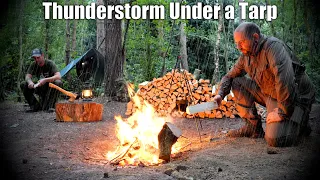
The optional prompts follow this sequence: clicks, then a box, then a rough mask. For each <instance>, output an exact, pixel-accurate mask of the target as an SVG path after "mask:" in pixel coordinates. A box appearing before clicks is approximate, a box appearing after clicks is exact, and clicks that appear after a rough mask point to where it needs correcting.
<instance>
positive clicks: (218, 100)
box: [213, 94, 222, 106]
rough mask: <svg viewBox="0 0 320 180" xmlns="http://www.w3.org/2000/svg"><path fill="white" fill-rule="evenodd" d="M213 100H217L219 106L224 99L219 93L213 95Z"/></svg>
mask: <svg viewBox="0 0 320 180" xmlns="http://www.w3.org/2000/svg"><path fill="white" fill-rule="evenodd" d="M213 101H215V102H217V104H218V106H220V105H221V101H222V97H221V96H220V95H219V94H217V95H215V96H214V97H213Z"/></svg>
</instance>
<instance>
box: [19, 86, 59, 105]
mask: <svg viewBox="0 0 320 180" xmlns="http://www.w3.org/2000/svg"><path fill="white" fill-rule="evenodd" d="M53 84H55V85H57V86H59V87H62V81H61V80H55V81H54V82H53ZM20 88H21V90H22V92H23V95H24V98H25V99H26V100H27V102H28V104H29V106H30V108H31V109H32V110H33V111H38V110H48V109H49V108H54V107H55V103H56V101H57V99H58V95H59V91H58V90H56V89H53V88H50V87H49V83H46V84H44V85H42V86H40V87H37V88H35V89H29V88H28V83H27V82H23V83H21V84H20Z"/></svg>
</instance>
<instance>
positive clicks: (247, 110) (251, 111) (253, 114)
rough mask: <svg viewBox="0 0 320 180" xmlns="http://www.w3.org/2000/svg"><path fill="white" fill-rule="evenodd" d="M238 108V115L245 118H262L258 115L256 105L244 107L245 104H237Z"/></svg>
mask: <svg viewBox="0 0 320 180" xmlns="http://www.w3.org/2000/svg"><path fill="white" fill-rule="evenodd" d="M236 109H237V111H238V115H239V116H240V117H241V118H244V119H261V117H260V116H259V115H258V112H257V109H256V108H255V107H244V106H243V105H240V104H237V105H236Z"/></svg>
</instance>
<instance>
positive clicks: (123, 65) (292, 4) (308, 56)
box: [0, 0, 320, 102]
mask: <svg viewBox="0 0 320 180" xmlns="http://www.w3.org/2000/svg"><path fill="white" fill-rule="evenodd" d="M239 1H242V2H243V0H239ZM239 1H237V0H202V1H201V0H198V1H193V0H188V1H183V2H182V3H183V4H186V5H195V4H196V3H197V2H202V3H203V4H204V5H206V4H208V5H216V4H220V5H221V6H222V7H224V6H226V5H233V6H234V7H235V9H236V11H235V19H234V20H226V19H225V18H224V16H223V15H220V16H219V17H220V18H219V19H218V20H214V19H212V20H205V19H202V20H199V19H198V20H194V19H191V20H171V19H170V18H169V17H166V19H164V20H151V19H146V20H143V19H139V20H126V19H123V20H122V21H121V20H52V19H49V20H45V19H44V8H43V6H42V1H40V0H22V1H20V0H12V1H3V2H1V4H2V5H1V8H2V9H1V12H0V13H1V19H0V40H1V43H0V49H1V51H0V58H1V60H0V100H1V101H4V100H13V101H23V95H22V93H21V91H20V88H18V87H19V84H20V82H21V81H23V80H24V76H25V73H26V71H27V68H28V66H29V64H30V63H31V62H32V61H33V59H31V58H30V56H31V50H32V49H34V48H39V47H40V48H42V49H43V50H44V51H45V54H46V56H47V57H48V58H49V59H51V60H53V61H54V62H55V63H56V64H57V66H58V69H59V70H61V69H63V68H64V67H65V66H66V65H67V64H69V62H71V61H72V60H74V59H76V58H78V57H80V56H81V55H83V54H84V53H85V52H86V51H88V50H89V49H91V48H95V49H97V50H99V51H100V52H101V54H103V55H104V57H105V59H104V62H105V74H104V80H103V82H101V83H92V86H93V87H94V93H95V96H100V95H105V96H114V95H115V93H116V92H117V91H118V90H119V89H116V88H115V82H116V81H118V80H119V78H120V79H122V80H124V81H126V82H132V83H134V84H135V85H137V84H139V83H142V82H144V81H150V80H152V79H153V78H157V77H161V76H163V75H164V74H165V73H166V72H168V71H170V70H171V69H172V68H174V67H175V65H176V61H177V57H178V56H180V57H181V62H182V67H183V68H184V69H187V70H188V71H189V72H191V73H193V72H194V71H195V69H199V70H201V74H200V78H203V79H210V80H211V82H212V84H216V83H218V82H219V80H220V79H221V77H222V76H223V75H224V74H225V73H226V72H228V71H229V69H230V68H231V67H232V65H233V64H234V63H235V61H236V60H237V58H238V56H239V54H240V53H239V52H238V50H237V49H236V46H235V44H234V41H233V31H234V29H235V28H236V27H237V26H238V25H239V23H241V22H242V21H251V22H255V23H257V24H258V25H259V26H260V27H261V30H262V33H263V34H266V35H269V36H275V37H277V38H279V39H281V40H283V41H284V42H286V43H287V44H288V45H289V46H290V47H291V49H292V50H293V51H294V52H295V53H296V55H297V56H298V57H299V59H300V60H301V61H302V62H303V63H304V64H305V65H306V72H307V74H308V75H309V76H310V78H311V80H312V82H313V83H314V85H315V87H316V90H317V92H320V74H319V72H320V60H319V59H320V47H319V46H320V45H319V40H320V38H319V37H320V27H319V25H320V19H319V15H318V14H319V13H318V8H317V6H316V3H314V2H312V1H308V0H302V1H298V0H256V1H254V0H248V1H245V2H248V3H249V5H253V4H255V5H266V4H271V5H276V6H277V8H278V18H277V19H276V20H273V21H271V22H268V21H266V20H265V19H262V20H250V19H242V18H240V17H239V14H240V13H239V6H238V2H239ZM55 2H58V4H61V5H71V4H82V5H88V4H89V3H91V2H96V3H97V4H105V5H106V4H119V3H121V4H123V3H130V4H132V5H160V4H161V5H164V6H165V8H166V12H168V9H169V3H170V2H171V1H168V0H132V1H131V0H130V1H129V0H121V2H120V1H119V0H105V1H103V0H97V1H95V0H57V1H55ZM177 2H178V1H177ZM179 2H181V1H179ZM222 13H223V12H222ZM166 15H167V16H168V13H167V14H166ZM110 24H114V26H112V27H113V28H112V29H111V28H108V27H109V26H108V25H110ZM119 52H120V53H119ZM63 82H64V86H63V88H64V89H67V90H70V91H79V89H81V88H83V86H84V82H82V81H80V80H79V77H78V75H77V73H76V70H75V69H72V70H71V71H70V72H69V73H68V74H67V75H66V76H64V77H63ZM319 101H320V95H319V93H317V102H319Z"/></svg>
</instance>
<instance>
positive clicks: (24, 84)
mask: <svg viewBox="0 0 320 180" xmlns="http://www.w3.org/2000/svg"><path fill="white" fill-rule="evenodd" d="M26 87H28V84H27V82H25V81H23V82H21V83H20V89H21V90H24V89H25V88H26Z"/></svg>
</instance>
